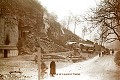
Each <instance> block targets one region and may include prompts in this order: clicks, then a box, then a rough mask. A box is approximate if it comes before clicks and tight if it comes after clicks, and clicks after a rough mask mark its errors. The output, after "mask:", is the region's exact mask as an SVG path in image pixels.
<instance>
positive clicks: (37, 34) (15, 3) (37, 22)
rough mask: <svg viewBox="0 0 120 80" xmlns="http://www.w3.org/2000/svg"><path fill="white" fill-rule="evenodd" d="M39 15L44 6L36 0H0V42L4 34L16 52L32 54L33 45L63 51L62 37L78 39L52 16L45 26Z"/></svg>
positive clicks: (2, 40)
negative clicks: (52, 18)
mask: <svg viewBox="0 0 120 80" xmlns="http://www.w3.org/2000/svg"><path fill="white" fill-rule="evenodd" d="M43 17H44V8H43V7H42V6H41V5H40V4H39V3H38V2H37V0H1V1H0V32H1V33H0V45H4V44H5V39H6V36H7V35H8V36H9V40H10V43H9V45H16V46H17V47H18V50H19V54H25V53H26V54H32V53H33V52H35V51H36V50H37V47H42V48H43V50H44V51H45V52H48V53H49V52H51V51H54V52H57V51H66V50H67V49H66V48H65V43H66V41H68V40H69V39H71V40H75V41H77V40H79V37H78V36H76V35H74V34H73V33H72V32H70V31H68V30H66V29H62V28H61V25H60V24H59V22H56V21H55V20H52V22H51V20H50V22H49V24H47V26H46V23H45V21H44V18H43Z"/></svg>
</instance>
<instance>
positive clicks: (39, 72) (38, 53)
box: [37, 48, 41, 80]
mask: <svg viewBox="0 0 120 80" xmlns="http://www.w3.org/2000/svg"><path fill="white" fill-rule="evenodd" d="M37 56H38V80H40V78H41V48H38V52H37Z"/></svg>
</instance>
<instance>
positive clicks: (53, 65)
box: [50, 61, 56, 77]
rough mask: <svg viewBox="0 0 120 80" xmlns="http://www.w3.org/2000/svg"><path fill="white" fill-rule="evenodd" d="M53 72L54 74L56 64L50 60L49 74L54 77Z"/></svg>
mask: <svg viewBox="0 0 120 80" xmlns="http://www.w3.org/2000/svg"><path fill="white" fill-rule="evenodd" d="M55 74H56V64H55V61H52V62H51V63H50V75H51V76H52V77H54V75H55Z"/></svg>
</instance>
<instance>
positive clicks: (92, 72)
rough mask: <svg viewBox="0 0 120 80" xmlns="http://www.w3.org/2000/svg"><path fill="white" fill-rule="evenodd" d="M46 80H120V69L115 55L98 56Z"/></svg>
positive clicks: (60, 71) (62, 69)
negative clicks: (116, 63)
mask: <svg viewBox="0 0 120 80" xmlns="http://www.w3.org/2000/svg"><path fill="white" fill-rule="evenodd" d="M48 73H49V70H48ZM44 80H120V68H119V67H117V66H116V65H115V63H114V56H113V55H105V56H103V57H98V56H96V57H94V58H93V59H89V60H87V61H84V62H79V63H74V64H73V65H70V66H68V67H64V68H61V69H57V75H55V77H50V76H49V75H48V76H47V77H46V78H45V79H44Z"/></svg>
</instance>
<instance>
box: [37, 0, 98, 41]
mask: <svg viewBox="0 0 120 80" xmlns="http://www.w3.org/2000/svg"><path fill="white" fill-rule="evenodd" d="M39 1H40V2H41V4H42V5H43V6H44V7H46V9H47V10H48V11H49V12H50V13H51V12H54V13H55V14H57V16H58V20H62V19H63V18H64V17H65V16H67V15H69V14H70V12H71V13H73V14H77V15H78V14H79V15H81V14H83V13H85V12H86V11H87V10H89V8H91V7H95V5H96V2H98V1H99V0H39ZM70 30H71V31H73V26H71V27H70ZM76 34H77V35H79V36H80V37H82V34H81V31H80V27H77V29H76ZM87 39H90V36H89V37H88V38H87Z"/></svg>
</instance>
